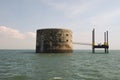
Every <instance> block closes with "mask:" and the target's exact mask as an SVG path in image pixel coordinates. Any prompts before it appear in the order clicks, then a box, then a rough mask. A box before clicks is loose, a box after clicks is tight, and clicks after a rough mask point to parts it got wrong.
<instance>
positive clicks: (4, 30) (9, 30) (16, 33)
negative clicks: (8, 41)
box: [0, 26, 25, 39]
mask: <svg viewBox="0 0 120 80" xmlns="http://www.w3.org/2000/svg"><path fill="white" fill-rule="evenodd" d="M0 33H1V34H4V35H7V36H10V37H13V38H18V39H24V38H25V35H24V34H22V33H20V32H19V31H18V30H16V29H12V28H9V27H6V26H0Z"/></svg>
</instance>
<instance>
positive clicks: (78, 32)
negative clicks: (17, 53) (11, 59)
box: [0, 0, 120, 49]
mask: <svg viewBox="0 0 120 80" xmlns="http://www.w3.org/2000/svg"><path fill="white" fill-rule="evenodd" d="M43 28H65V29H71V30H72V31H73V42H84V43H91V31H92V29H93V28H95V29H96V44H97V43H103V35H104V31H106V30H108V31H109V44H110V49H120V42H119V41H120V37H119V34H120V0H0V49H35V45H36V30H37V29H43ZM74 49H91V46H80V45H74Z"/></svg>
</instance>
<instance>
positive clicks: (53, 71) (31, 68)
mask: <svg viewBox="0 0 120 80" xmlns="http://www.w3.org/2000/svg"><path fill="white" fill-rule="evenodd" d="M56 77H58V78H61V80H120V51H119V50H111V51H110V53H109V54H104V53H103V52H102V53H101V52H98V53H96V54H92V53H91V51H89V50H80V51H74V52H73V53H70V54H67V53H66V54H36V53H35V51H34V50H0V80H55V78H56ZM56 80H57V79H56Z"/></svg>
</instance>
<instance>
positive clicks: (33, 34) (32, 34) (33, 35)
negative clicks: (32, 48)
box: [27, 32, 36, 38]
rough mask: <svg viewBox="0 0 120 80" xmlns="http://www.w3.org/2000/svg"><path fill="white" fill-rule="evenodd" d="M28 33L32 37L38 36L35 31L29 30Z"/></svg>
mask: <svg viewBox="0 0 120 80" xmlns="http://www.w3.org/2000/svg"><path fill="white" fill-rule="evenodd" d="M27 35H28V36H30V37H33V38H35V37H36V33H34V32H27Z"/></svg>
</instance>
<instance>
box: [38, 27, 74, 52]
mask: <svg viewBox="0 0 120 80" xmlns="http://www.w3.org/2000/svg"><path fill="white" fill-rule="evenodd" d="M72 51H73V46H72V31H71V30H69V29H57V28H48V29H38V30H37V36H36V53H71V52H72Z"/></svg>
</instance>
